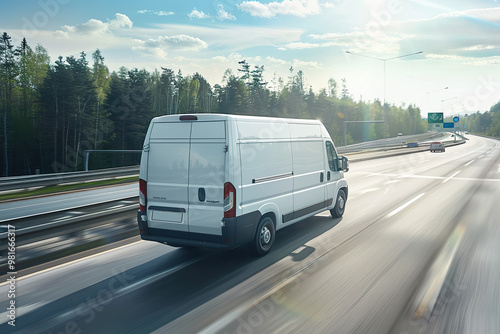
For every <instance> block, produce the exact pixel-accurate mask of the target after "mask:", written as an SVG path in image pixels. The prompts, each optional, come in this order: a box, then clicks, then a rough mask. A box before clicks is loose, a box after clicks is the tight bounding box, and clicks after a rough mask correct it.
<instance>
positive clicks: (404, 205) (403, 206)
mask: <svg viewBox="0 0 500 334" xmlns="http://www.w3.org/2000/svg"><path fill="white" fill-rule="evenodd" d="M424 195H425V193H421V194H420V195H418V196H416V197H414V198H413V199H411V200H409V201H408V202H406V203H405V204H403V205H401V206H400V207H399V208H397V209H396V210H394V211H392V212H391V213H389V214H388V215H387V216H386V218H391V217H392V216H394V215H396V214H398V213H399V212H401V211H402V210H404V209H405V208H407V207H408V206H410V205H412V204H413V203H414V202H416V201H418V200H419V199H420V198H421V197H422V196H424Z"/></svg>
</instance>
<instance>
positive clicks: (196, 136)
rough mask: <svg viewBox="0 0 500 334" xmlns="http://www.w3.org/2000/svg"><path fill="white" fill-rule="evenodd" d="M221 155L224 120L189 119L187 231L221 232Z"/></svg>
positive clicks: (223, 153)
mask: <svg viewBox="0 0 500 334" xmlns="http://www.w3.org/2000/svg"><path fill="white" fill-rule="evenodd" d="M225 159H226V124H225V122H224V121H214V122H199V121H195V122H193V123H192V130H191V146H190V154H189V175H188V176H189V189H188V196H189V212H188V221H189V231H190V232H194V233H204V234H215V235H221V234H222V232H221V231H222V230H221V221H222V219H223V218H224V204H223V203H224V180H225V174H224V171H225V169H224V167H225Z"/></svg>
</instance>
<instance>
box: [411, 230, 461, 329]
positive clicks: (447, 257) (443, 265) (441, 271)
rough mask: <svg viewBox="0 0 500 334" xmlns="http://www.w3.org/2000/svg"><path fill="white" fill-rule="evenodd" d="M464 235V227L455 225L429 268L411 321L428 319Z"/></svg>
mask: <svg viewBox="0 0 500 334" xmlns="http://www.w3.org/2000/svg"><path fill="white" fill-rule="evenodd" d="M464 235H465V226H463V225H462V224H459V225H457V226H456V227H455V229H454V230H453V232H452V233H451V235H450V236H449V237H448V240H447V241H446V244H445V245H444V246H443V248H441V250H440V251H439V254H438V256H437V257H436V259H435V260H434V263H433V264H432V265H431V267H430V268H429V271H428V272H427V274H426V276H425V279H424V283H423V284H422V287H421V288H420V290H419V294H418V297H417V298H416V301H417V305H416V306H415V311H414V313H413V319H415V320H418V319H422V318H424V319H427V320H429V319H430V317H431V315H432V311H433V309H434V307H435V305H436V302H437V299H438V297H439V294H440V293H441V290H442V289H443V285H444V283H445V280H446V277H447V275H448V272H449V270H450V267H451V265H452V262H453V259H454V258H455V254H456V253H457V250H458V245H459V244H460V242H461V241H462V239H463V236H464Z"/></svg>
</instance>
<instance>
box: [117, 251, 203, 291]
mask: <svg viewBox="0 0 500 334" xmlns="http://www.w3.org/2000/svg"><path fill="white" fill-rule="evenodd" d="M204 258H206V256H199V257H195V258H193V259H191V260H189V261H186V262H183V263H181V264H178V265H176V266H175V267H172V268H168V269H166V270H164V271H162V272H159V273H157V274H154V275H153V276H149V277H146V278H143V279H142V280H140V281H138V282H135V283H133V284H130V285H127V286H125V287H123V288H121V289H119V290H118V291H117V294H118V295H121V294H122V293H126V292H127V291H133V290H135V289H137V288H138V287H140V286H145V285H147V284H151V283H153V282H155V281H157V280H159V279H160V278H163V277H165V276H169V275H171V274H173V273H175V272H177V271H179V270H181V269H184V268H186V267H188V266H190V265H192V264H193V263H195V262H198V261H200V260H203V259H204Z"/></svg>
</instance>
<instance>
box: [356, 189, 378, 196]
mask: <svg viewBox="0 0 500 334" xmlns="http://www.w3.org/2000/svg"><path fill="white" fill-rule="evenodd" d="M377 190H379V188H369V189H365V190H361V191H360V192H359V194H361V195H363V194H366V193H370V192H373V191H377Z"/></svg>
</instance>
